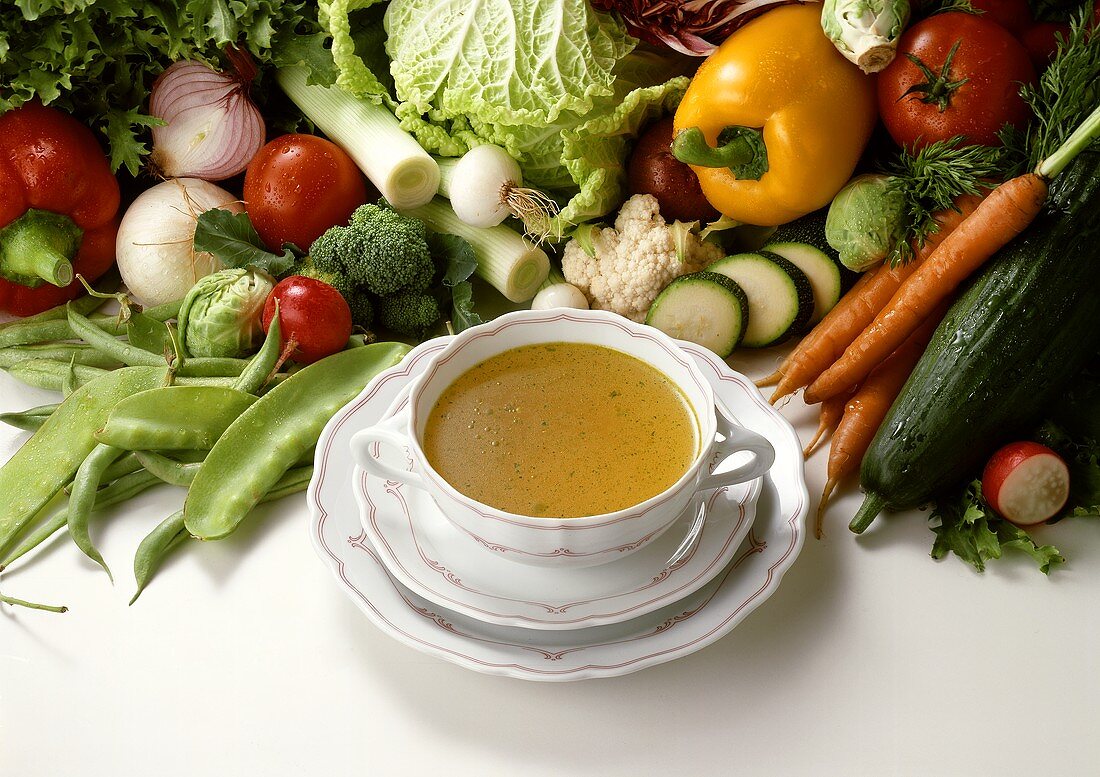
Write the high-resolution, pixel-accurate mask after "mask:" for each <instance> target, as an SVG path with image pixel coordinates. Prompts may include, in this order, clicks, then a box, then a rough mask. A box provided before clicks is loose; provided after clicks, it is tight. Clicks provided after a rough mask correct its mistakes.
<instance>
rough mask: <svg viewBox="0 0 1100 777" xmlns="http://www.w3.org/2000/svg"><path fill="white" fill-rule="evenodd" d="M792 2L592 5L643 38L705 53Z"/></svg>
mask: <svg viewBox="0 0 1100 777" xmlns="http://www.w3.org/2000/svg"><path fill="white" fill-rule="evenodd" d="M791 2H797V0H592V5H593V6H595V7H596V8H599V9H600V10H603V11H613V12H615V13H617V14H618V15H619V16H620V17H622V20H623V21H624V22H625V23H626V26H627V28H628V29H629V30H630V33H631V34H632V35H634V36H636V37H638V38H641V39H642V40H644V41H648V42H649V43H652V44H655V45H657V46H667V47H668V48H670V49H672V50H673V51H678V52H680V53H681V54H687V55H689V56H694V57H705V56H708V55H710V54H711V53H712V52H713V51H714V50H715V49H716V48H717V47H718V44H720V43H721V42H722V41H724V40H725V39H726V38H728V37H729V36H730V34H732V33H733V32H734V30H736V29H737V28H738V27H740V26H741V25H743V24H744V23H745V22H747V21H749V20H750V19H752V18H753V17H755V16H759V15H760V14H761V13H763V12H764V11H766V10H768V8H770V7H771V6H773V5H785V4H787V3H791Z"/></svg>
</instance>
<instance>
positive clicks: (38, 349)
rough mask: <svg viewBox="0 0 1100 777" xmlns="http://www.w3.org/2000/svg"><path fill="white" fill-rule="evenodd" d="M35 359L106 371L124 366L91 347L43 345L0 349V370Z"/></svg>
mask: <svg viewBox="0 0 1100 777" xmlns="http://www.w3.org/2000/svg"><path fill="white" fill-rule="evenodd" d="M34 359H56V360H57V361H64V362H68V361H72V360H75V361H76V363H77V364H83V365H85V366H87V367H99V368H100V369H104V370H113V369H116V368H118V367H121V366H122V363H121V362H120V361H118V360H117V359H112V358H110V357H109V356H105V355H103V354H102V353H100V352H99V351H97V350H96V349H95V348H92V347H91V346H90V345H78V344H76V343H41V344H38V345H13V346H12V347H10V348H0V369H8V368H9V367H11V366H13V365H16V364H19V363H20V362H26V361H32V360H34Z"/></svg>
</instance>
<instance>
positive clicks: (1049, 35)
mask: <svg viewBox="0 0 1100 777" xmlns="http://www.w3.org/2000/svg"><path fill="white" fill-rule="evenodd" d="M1058 35H1061V36H1062V40H1068V39H1069V25H1068V24H1059V23H1057V22H1039V23H1038V24H1035V25H1032V26H1031V27H1030V28H1028V29H1027V30H1025V31H1024V32H1023V33H1021V34H1020V35H1019V36H1018V37H1019V38H1020V42H1021V43H1023V44H1024V48H1025V49H1027V53H1028V56H1030V57H1031V63H1032V64H1033V65H1035V72H1036V73H1042V72H1043V71H1044V70H1045V69H1046V66H1047V65H1049V64H1050V61H1051V60H1052V59H1054V55H1055V54H1057V53H1058V37H1057V36H1058Z"/></svg>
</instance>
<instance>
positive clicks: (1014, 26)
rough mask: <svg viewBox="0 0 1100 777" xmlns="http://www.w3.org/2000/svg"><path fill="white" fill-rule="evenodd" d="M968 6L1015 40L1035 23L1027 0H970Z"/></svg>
mask: <svg viewBox="0 0 1100 777" xmlns="http://www.w3.org/2000/svg"><path fill="white" fill-rule="evenodd" d="M970 5H971V7H972V8H973V9H974V10H976V11H981V12H982V18H983V19H988V20H989V21H991V22H996V23H997V24H999V25H1001V26H1002V27H1004V28H1005V29H1006V30H1008V31H1009V32H1011V33H1012V34H1013V35H1015V36H1016V37H1017V38H1019V37H1021V36H1022V35H1023V34H1024V33H1025V32H1026V31H1027V29H1028V28H1029V27H1031V25H1033V24H1034V23H1035V18H1034V17H1033V16H1032V15H1031V8H1030V7H1029V6H1028V4H1027V0H970Z"/></svg>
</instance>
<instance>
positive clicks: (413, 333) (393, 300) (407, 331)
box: [378, 291, 442, 339]
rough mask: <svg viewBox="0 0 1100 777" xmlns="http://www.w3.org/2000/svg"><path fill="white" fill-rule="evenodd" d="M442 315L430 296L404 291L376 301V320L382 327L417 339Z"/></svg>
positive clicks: (433, 298) (434, 300)
mask: <svg viewBox="0 0 1100 777" xmlns="http://www.w3.org/2000/svg"><path fill="white" fill-rule="evenodd" d="M441 316H442V313H441V312H440V310H439V303H438V302H437V301H436V299H435V297H433V296H432V295H431V294H423V293H419V292H412V291H406V292H401V293H399V294H394V295H392V296H389V297H382V299H380V300H379V301H378V318H379V320H380V321H381V322H382V326H384V327H386V328H387V329H392V330H393V331H394V332H397V333H399V334H403V335H408V336H409V337H415V338H417V339H420V338H423V337H424V335H425V334H427V332H428V330H429V329H431V328H432V326H434V325H435V324H436V322H438V321H439V319H440V317H441Z"/></svg>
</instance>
